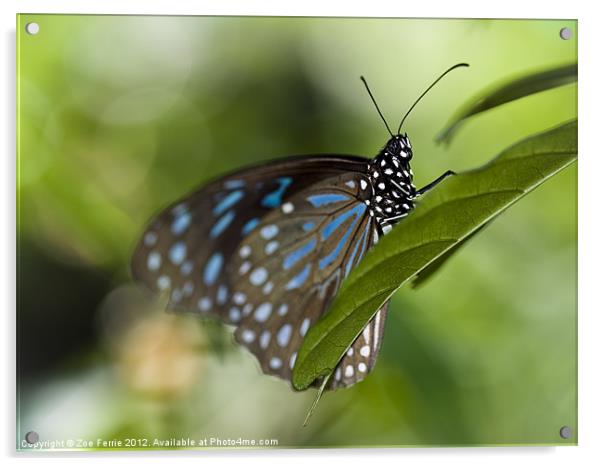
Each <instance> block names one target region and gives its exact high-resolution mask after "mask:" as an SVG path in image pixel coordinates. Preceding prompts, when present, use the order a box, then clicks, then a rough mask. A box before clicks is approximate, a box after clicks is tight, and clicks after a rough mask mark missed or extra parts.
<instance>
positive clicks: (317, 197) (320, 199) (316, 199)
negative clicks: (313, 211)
mask: <svg viewBox="0 0 602 466" xmlns="http://www.w3.org/2000/svg"><path fill="white" fill-rule="evenodd" d="M307 200H308V201H309V202H310V203H311V204H312V205H313V206H314V207H321V206H323V205H327V204H333V203H335V202H342V201H350V200H351V198H350V197H349V196H345V195H344V194H330V193H329V194H313V195H311V196H307Z"/></svg>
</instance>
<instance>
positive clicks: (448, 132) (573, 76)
mask: <svg viewBox="0 0 602 466" xmlns="http://www.w3.org/2000/svg"><path fill="white" fill-rule="evenodd" d="M574 81H577V65H576V64H571V65H565V66H560V67H557V68H552V69H549V70H545V71H541V72H539V73H533V74H528V75H524V76H521V77H519V78H516V79H512V80H510V81H508V80H506V81H503V82H501V83H498V84H494V85H493V86H492V87H490V88H488V89H486V90H484V91H483V92H481V93H479V94H478V95H476V96H475V97H474V98H473V99H471V100H470V101H469V102H468V103H467V104H466V105H464V106H462V107H461V108H460V109H459V110H458V111H457V112H456V113H455V114H454V115H453V116H452V118H451V119H450V121H449V123H448V124H447V125H446V127H445V128H444V129H443V130H441V131H440V132H439V134H438V135H437V137H436V138H435V141H436V142H438V143H441V142H443V143H446V144H449V143H450V142H451V139H452V137H453V136H454V134H455V133H456V131H457V130H458V129H459V128H460V126H461V125H462V124H463V123H464V122H465V120H466V119H467V118H469V117H471V116H473V115H476V114H477V113H481V112H484V111H486V110H489V109H492V108H494V107H498V106H500V105H503V104H505V103H508V102H511V101H513V100H517V99H520V98H522V97H526V96H528V95H531V94H535V93H538V92H542V91H545V90H548V89H552V88H554V87H558V86H563V85H565V84H570V83H572V82H574Z"/></svg>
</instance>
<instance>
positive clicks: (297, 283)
mask: <svg viewBox="0 0 602 466" xmlns="http://www.w3.org/2000/svg"><path fill="white" fill-rule="evenodd" d="M310 272H311V264H307V265H306V266H305V267H304V268H303V270H302V271H301V272H300V273H299V274H298V275H296V276H295V277H293V278H291V280H290V281H289V282H288V283H287V284H286V289H287V290H292V289H295V288H299V287H301V285H303V283H305V281H306V280H307V278H308V277H309V273H310Z"/></svg>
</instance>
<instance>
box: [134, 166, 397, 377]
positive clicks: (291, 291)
mask: <svg viewBox="0 0 602 466" xmlns="http://www.w3.org/2000/svg"><path fill="white" fill-rule="evenodd" d="M365 170H366V161H365V159H361V158H358V157H330V156H316V157H305V158H297V159H286V160H285V161H283V162H275V163H271V164H269V165H266V166H262V167H258V168H253V169H248V170H244V171H241V172H238V173H235V174H232V175H230V176H227V177H224V178H222V179H219V180H217V181H215V182H213V183H210V184H208V185H207V186H205V187H203V188H202V189H200V190H198V191H196V192H194V193H192V194H191V195H188V196H186V197H185V198H184V199H183V200H181V201H179V202H176V203H175V204H173V205H172V206H170V207H169V208H168V209H166V210H165V211H164V212H163V213H162V214H160V215H159V216H158V217H157V218H156V219H155V220H154V221H153V222H152V223H151V224H150V225H149V227H148V229H147V230H146V232H145V234H144V235H143V237H142V240H141V241H140V243H139V244H138V246H137V248H136V251H135V253H134V257H133V261H132V272H133V275H134V277H135V279H136V280H137V281H139V282H142V283H143V284H145V285H146V286H147V287H148V288H150V289H151V290H153V291H162V290H164V291H165V292H169V307H171V308H176V309H179V310H188V311H194V312H198V313H200V314H202V315H206V316H210V317H217V318H219V319H220V320H222V321H224V322H226V323H229V324H232V325H236V326H237V329H236V331H235V338H236V340H237V341H238V342H239V343H241V344H242V345H244V346H246V347H247V348H249V349H250V351H251V352H252V353H253V354H255V356H256V357H257V359H258V360H259V362H260V365H261V368H262V370H263V371H264V372H265V373H268V374H272V375H276V376H279V377H281V378H283V379H286V380H290V377H291V370H292V367H293V365H294V361H295V357H296V354H297V351H298V349H299V347H300V346H301V343H302V340H303V337H304V336H305V334H306V332H307V330H308V329H309V327H310V326H311V325H312V324H313V323H315V322H316V321H317V320H318V319H319V318H320V317H321V316H322V314H323V313H324V312H325V311H326V310H327V309H328V306H329V305H330V304H331V302H332V299H333V298H334V296H335V295H336V293H337V292H338V290H339V287H340V285H341V282H342V281H343V279H344V278H345V277H346V276H347V275H348V274H349V273H350V271H351V270H352V269H353V268H354V267H355V266H356V265H357V264H358V263H359V261H360V260H361V258H362V257H363V255H364V254H365V252H366V251H367V250H368V249H369V248H370V247H371V246H372V244H373V243H374V242H375V241H376V236H377V232H376V225H375V222H374V220H373V218H372V217H371V216H370V215H368V209H367V207H366V205H365V204H364V200H365V199H366V198H367V196H368V195H369V193H368V191H369V189H370V188H369V187H368V186H367V182H366V179H365V175H364V173H365ZM362 190H363V192H362ZM385 312H386V311H385ZM383 314H384V312H383ZM379 315H380V313H379ZM376 321H377V317H376V316H375V318H374V319H373V321H371V322H370V323H369V324H368V326H367V328H369V331H370V332H371V333H372V334H374V335H376V334H377V333H378V335H380V334H381V333H380V332H381V330H382V324H379V325H376V326H375V327H374V325H375V323H377V322H376ZM379 322H384V318H383V319H381V320H380V321H379ZM365 334H366V331H365V332H364V333H363V335H365ZM361 338H362V336H360V337H358V339H357V340H356V342H355V343H354V345H353V348H354V354H356V358H357V357H358V356H357V355H361V354H362V347H363V346H365V345H361V344H360V343H361V342H360V339H361ZM373 341H376V340H375V339H373ZM356 345H359V346H358V347H357V350H356V348H355V346H356ZM379 345H380V343H379ZM371 348H372V347H371ZM377 351H378V347H374V348H373V350H371V353H370V357H369V358H368V359H367V360H366V362H364V363H365V364H366V365H367V370H366V373H367V372H369V370H370V368H371V367H372V365H373V364H374V361H375V360H376V355H377ZM364 352H365V350H364ZM350 357H351V356H348V355H347V356H345V357H344V358H343V360H342V361H341V363H340V364H339V366H338V368H337V370H339V372H342V375H341V376H340V378H339V380H336V377H335V379H333V382H332V385H331V386H332V388H334V387H338V386H346V385H351V384H352V383H355V382H356V381H359V380H361V379H362V378H363V372H362V371H361V370H360V367H361V368H363V366H360V363H362V362H363V360H361V361H359V360H358V361H356V360H350V359H349V358H350ZM350 364H354V367H355V369H354V374H355V375H354V376H353V377H348V376H347V374H348V373H349V369H347V372H345V368H346V367H347V366H348V365H350ZM341 368H342V369H341Z"/></svg>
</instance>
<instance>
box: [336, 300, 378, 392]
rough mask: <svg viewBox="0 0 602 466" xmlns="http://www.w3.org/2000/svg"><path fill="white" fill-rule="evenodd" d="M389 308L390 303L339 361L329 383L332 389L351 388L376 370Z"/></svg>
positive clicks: (375, 316)
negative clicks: (375, 366)
mask: <svg viewBox="0 0 602 466" xmlns="http://www.w3.org/2000/svg"><path fill="white" fill-rule="evenodd" d="M388 307H389V301H387V302H385V304H383V305H382V306H381V308H380V309H379V310H378V312H377V313H376V314H375V315H374V317H373V318H372V319H371V320H370V322H369V323H368V325H366V326H365V327H364V330H363V331H362V333H361V334H360V335H359V336H358V337H357V338H356V339H355V341H354V342H353V344H352V345H351V346H350V347H349V350H348V351H347V353H346V354H345V356H343V358H342V359H341V360H340V361H339V363H338V364H337V367H336V368H335V370H334V375H333V377H332V379H331V381H330V383H329V388H330V389H336V388H341V387H349V386H351V385H353V384H355V383H357V382H360V381H362V380H363V379H364V378H365V377H366V376H367V375H368V374H369V373H370V371H371V370H372V369H373V368H374V365H375V364H376V359H377V358H378V353H379V352H380V346H381V343H382V339H383V333H384V330H385V321H386V318H387V308H388Z"/></svg>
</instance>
